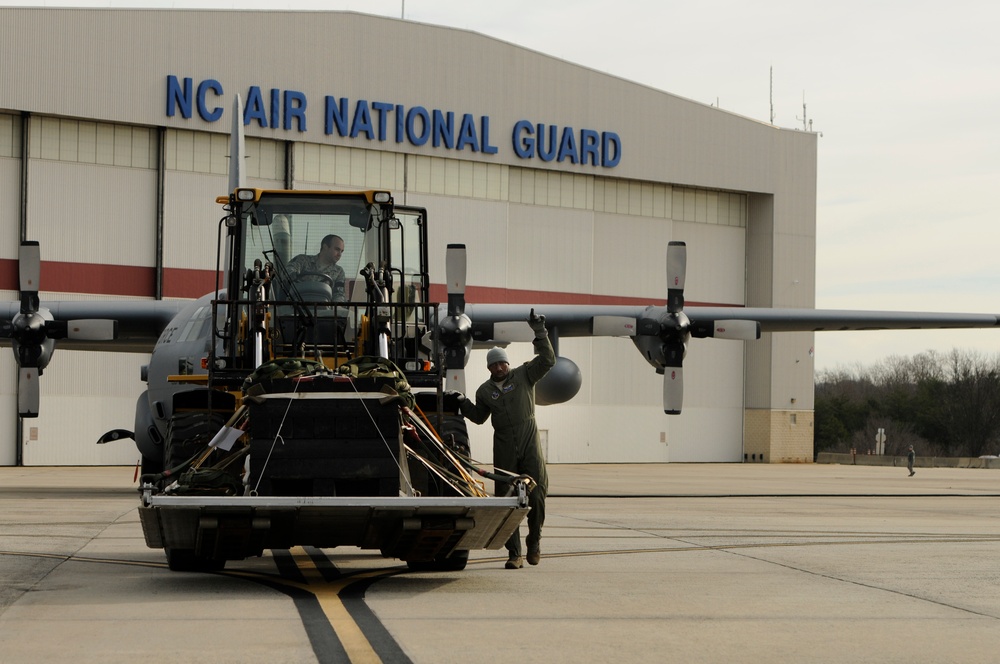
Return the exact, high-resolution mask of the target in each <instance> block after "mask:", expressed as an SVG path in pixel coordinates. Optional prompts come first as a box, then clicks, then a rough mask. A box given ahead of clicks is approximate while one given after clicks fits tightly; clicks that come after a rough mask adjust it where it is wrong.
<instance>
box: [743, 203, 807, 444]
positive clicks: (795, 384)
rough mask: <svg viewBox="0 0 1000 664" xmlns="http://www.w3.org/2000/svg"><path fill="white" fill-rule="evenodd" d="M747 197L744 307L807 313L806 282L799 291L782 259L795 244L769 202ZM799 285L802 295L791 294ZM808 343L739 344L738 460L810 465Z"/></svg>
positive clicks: (769, 338)
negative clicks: (741, 348) (742, 354)
mask: <svg viewBox="0 0 1000 664" xmlns="http://www.w3.org/2000/svg"><path fill="white" fill-rule="evenodd" d="M748 198H749V200H748V218H747V261H746V264H747V280H746V283H747V306H750V307H796V306H801V307H810V306H812V300H814V299H815V295H814V293H815V289H814V288H813V287H812V280H808V281H809V283H807V284H801V282H800V281H797V280H796V279H794V278H792V277H791V274H790V273H792V274H794V271H795V265H794V263H795V260H794V259H793V258H790V256H791V255H794V253H795V252H796V251H797V250H801V249H802V247H801V246H799V245H801V244H802V241H803V238H802V237H801V236H798V235H797V234H796V233H794V232H787V233H782V232H781V229H780V228H779V224H776V223H775V197H774V196H773V195H763V194H752V195H750V196H749V197H748ZM805 239H806V241H808V238H805ZM813 244H814V243H813ZM779 258H780V260H779ZM786 263H787V264H786ZM785 282H788V283H787V284H786V283H785ZM800 284H801V286H802V288H798V286H799V285H800ZM810 289H811V290H810ZM806 291H808V294H807V293H806ZM812 344H813V333H811V332H795V333H791V332H782V333H781V334H778V335H775V334H772V333H764V334H763V335H762V337H761V339H759V340H758V341H755V342H748V343H747V345H746V354H745V360H744V363H745V364H744V376H745V378H744V380H745V390H744V393H745V395H746V396H745V402H744V410H743V453H744V460H745V461H749V462H754V461H757V462H760V461H763V462H767V463H809V462H812V460H813V362H812V353H811V349H812Z"/></svg>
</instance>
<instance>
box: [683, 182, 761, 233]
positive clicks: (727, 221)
mask: <svg viewBox="0 0 1000 664" xmlns="http://www.w3.org/2000/svg"><path fill="white" fill-rule="evenodd" d="M671 209H672V212H671V217H672V218H673V219H675V220H677V221H693V222H695V223H699V224H716V225H719V226H736V227H738V228H746V226H747V204H746V195H745V194H736V193H732V192H727V191H711V190H708V189H691V188H689V187H674V188H673V196H672V200H671Z"/></svg>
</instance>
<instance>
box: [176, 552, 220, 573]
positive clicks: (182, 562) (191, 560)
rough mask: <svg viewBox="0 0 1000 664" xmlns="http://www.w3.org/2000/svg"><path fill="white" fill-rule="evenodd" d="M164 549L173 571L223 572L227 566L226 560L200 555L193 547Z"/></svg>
mask: <svg viewBox="0 0 1000 664" xmlns="http://www.w3.org/2000/svg"><path fill="white" fill-rule="evenodd" d="M163 551H164V553H166V554H167V567H169V568H170V570H171V571H173V572H221V571H222V570H223V569H225V567H226V561H225V560H218V559H216V558H205V557H203V556H199V555H197V554H195V552H194V550H193V549H164V550H163Z"/></svg>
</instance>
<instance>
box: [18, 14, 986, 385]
mask: <svg viewBox="0 0 1000 664" xmlns="http://www.w3.org/2000/svg"><path fill="white" fill-rule="evenodd" d="M0 6H49V7H115V8H124V7H166V8H177V9H188V8H191V9H208V8H219V9H277V10H348V11H357V12H362V13H368V14H376V15H381V16H390V17H395V18H405V20H411V21H417V22H421V23H430V24H435V25H444V26H450V27H454V28H461V29H464V30H471V31H474V32H478V33H481V34H484V35H488V36H490V37H494V38H497V39H500V40H503V41H506V42H510V43H512V44H516V45H519V46H523V47H526V48H530V49H532V50H535V51H539V52H541V53H545V54H547V55H551V56H555V57H558V58H561V59H563V60H567V61H569V62H573V63H576V64H579V65H583V66H585V67H589V68H591V69H594V70H596V71H600V72H603V73H607V74H611V75H613V76H617V77H620V78H623V79H626V80H629V81H633V82H636V83H641V84H643V85H647V86H650V87H653V88H656V89H659V90H663V91H665V92H669V93H671V94H674V95H677V96H680V97H684V98H686V99H690V100H693V101H697V102H701V103H704V104H706V105H713V106H718V107H719V108H721V109H723V110H726V111H729V112H732V113H737V114H739V115H742V116H745V117H749V118H753V119H755V120H760V121H763V122H768V121H771V119H772V117H773V123H774V124H775V125H777V126H779V127H784V128H789V129H799V130H812V131H815V132H817V133H819V134H820V138H819V155H818V160H819V163H818V173H819V175H818V182H817V255H816V306H817V308H823V309H865V310H883V309H884V310H897V311H960V312H977V313H1000V297H998V295H1000V293H998V291H1000V262H998V260H997V255H998V252H1000V229H998V228H997V224H998V222H1000V214H998V210H1000V187H998V185H1000V126H998V121H1000V48H997V47H996V45H995V43H996V42H995V39H996V37H995V26H996V25H998V24H1000V4H997V3H987V2H982V0H976V1H975V2H972V1H969V0H952V1H951V2H947V3H942V2H940V1H935V2H927V1H925V0H910V1H907V2H903V1H901V0H896V1H894V2H890V1H884V0H864V1H859V0H842V1H841V2H838V3H824V2H816V1H810V0H797V1H795V2H792V1H787V2H786V1H783V0H761V1H759V2H746V1H745V0H701V1H698V2H691V0H683V1H677V0H615V1H614V2H611V1H609V0H572V1H567V0H530V1H529V0H503V1H502V2H485V1H480V0H364V1H350V0H323V1H322V2H315V1H311V0H288V1H285V2H282V1H280V0H257V1H253V0H245V1H242V2H240V1H231V2H220V1H213V0H185V1H180V0H177V1H170V0H159V1H156V0H148V1H146V2H143V1H141V0H132V1H119V0H111V1H108V0H105V1H104V2H99V1H93V2H89V1H80V2H71V1H68V0H63V1H62V2H52V1H47V0H40V1H36V2H30V1H25V0H21V1H20V2H9V1H7V0H0ZM772 113H773V116H772ZM953 348H957V349H960V350H962V351H968V352H973V353H978V354H982V355H984V356H994V355H996V354H997V353H1000V329H996V330H963V331H905V332H888V331H885V332H827V333H818V334H817V335H816V342H815V350H816V353H815V360H816V368H817V370H837V369H854V368H857V367H862V366H864V367H867V366H870V365H873V364H875V363H877V362H880V361H883V360H885V359H887V358H889V357H891V356H912V355H915V354H917V353H921V352H924V351H927V350H931V349H933V350H937V351H940V352H944V353H947V352H950V351H951V350H952V349H953Z"/></svg>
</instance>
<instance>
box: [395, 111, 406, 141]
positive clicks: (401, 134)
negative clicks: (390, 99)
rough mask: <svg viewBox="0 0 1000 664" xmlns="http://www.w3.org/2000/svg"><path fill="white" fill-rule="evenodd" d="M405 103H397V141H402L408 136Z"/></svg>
mask: <svg viewBox="0 0 1000 664" xmlns="http://www.w3.org/2000/svg"><path fill="white" fill-rule="evenodd" d="M403 110H404V109H403V105H402V104H396V142H397V143H402V142H403V138H405V137H406V114H405V113H403Z"/></svg>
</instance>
